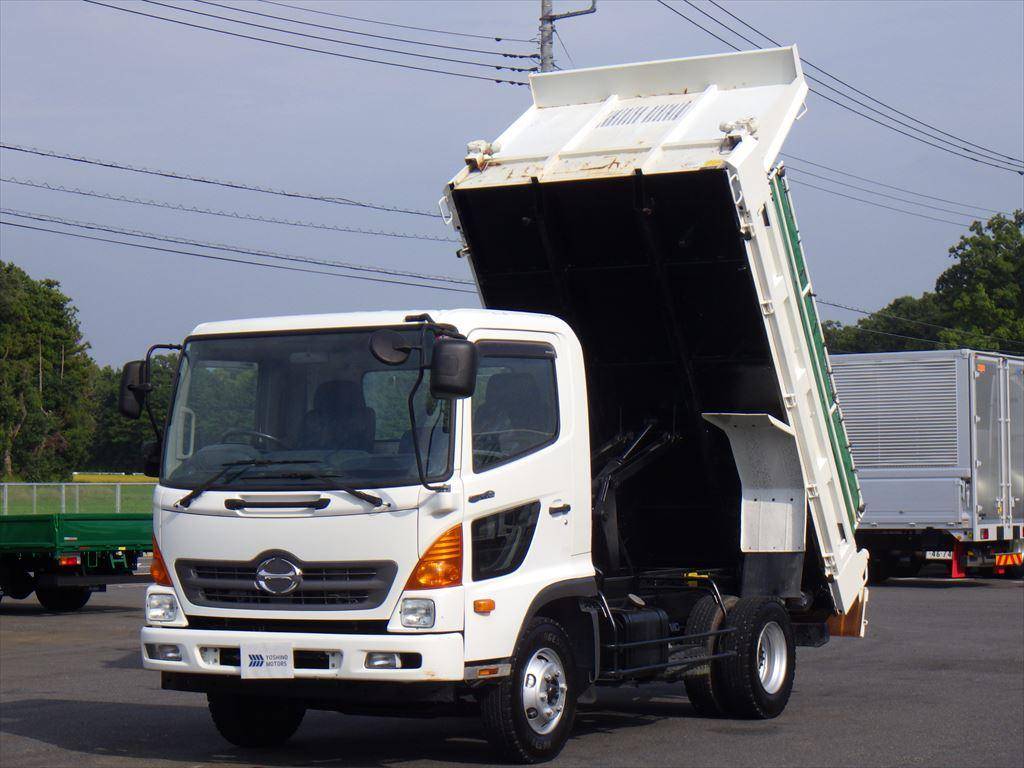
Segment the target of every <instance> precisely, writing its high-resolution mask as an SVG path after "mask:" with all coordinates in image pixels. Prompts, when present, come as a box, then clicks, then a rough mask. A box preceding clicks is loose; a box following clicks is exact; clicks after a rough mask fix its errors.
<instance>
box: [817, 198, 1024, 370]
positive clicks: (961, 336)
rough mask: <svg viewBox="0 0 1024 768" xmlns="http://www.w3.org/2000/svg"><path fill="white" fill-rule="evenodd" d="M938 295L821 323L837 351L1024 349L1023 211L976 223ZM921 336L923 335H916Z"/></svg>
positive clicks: (908, 299) (937, 284) (903, 299)
mask: <svg viewBox="0 0 1024 768" xmlns="http://www.w3.org/2000/svg"><path fill="white" fill-rule="evenodd" d="M970 231H971V233H970V234H969V235H964V236H963V237H961V238H960V241H959V242H958V243H957V244H956V245H954V246H953V247H952V248H950V249H949V253H950V256H952V257H953V259H954V260H955V262H956V263H954V264H953V266H951V267H949V268H948V269H947V270H945V271H944V272H943V273H942V274H941V275H939V277H938V279H937V280H936V281H935V290H934V292H927V293H924V294H923V295H922V296H920V297H916V298H915V297H913V296H902V297H900V298H898V299H895V300H894V301H892V302H891V303H890V304H888V305H887V306H886V307H884V308H882V309H881V310H879V311H878V312H875V313H873V314H871V315H869V316H867V317H865V318H862V319H861V320H858V321H857V323H856V325H852V326H847V325H843V324H842V323H838V322H835V321H832V320H830V321H826V322H825V323H823V324H822V327H823V330H824V332H825V341H826V345H827V346H828V348H829V349H830V350H831V351H833V352H893V351H898V350H913V349H941V348H956V347H969V348H973V349H988V350H1003V351H1006V352H1011V353H1014V354H1024V211H1020V210H1018V211H1016V212H1015V213H1014V214H1013V216H1012V217H1007V216H1003V215H1002V214H1000V215H997V216H993V217H992V218H991V219H989V220H988V222H986V223H985V224H982V223H981V222H979V221H976V222H974V223H973V224H971V227H970ZM910 337H917V338H910Z"/></svg>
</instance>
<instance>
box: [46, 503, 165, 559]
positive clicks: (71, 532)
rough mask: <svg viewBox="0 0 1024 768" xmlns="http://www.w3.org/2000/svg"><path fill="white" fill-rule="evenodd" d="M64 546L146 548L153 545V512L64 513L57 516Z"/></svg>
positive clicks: (74, 547)
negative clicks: (112, 513) (110, 513)
mask: <svg viewBox="0 0 1024 768" xmlns="http://www.w3.org/2000/svg"><path fill="white" fill-rule="evenodd" d="M57 525H58V526H59V530H58V535H59V538H60V546H61V547H70V548H72V549H84V548H88V549H117V548H118V547H124V548H125V549H129V550H144V549H149V548H150V547H152V546H153V514H152V513H151V512H143V513H139V512H121V513H119V514H115V515H90V514H78V515H62V516H61V517H60V518H58V521H57Z"/></svg>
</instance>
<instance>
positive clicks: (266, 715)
mask: <svg viewBox="0 0 1024 768" xmlns="http://www.w3.org/2000/svg"><path fill="white" fill-rule="evenodd" d="M206 699H207V702H208V705H209V707H210V717H212V718H213V724H214V725H215V726H217V731H218V732H219V733H220V735H221V736H223V737H224V738H225V739H227V740H228V741H230V742H231V743H232V744H234V745H236V746H239V747H279V746H281V745H282V744H284V743H285V742H286V741H288V739H290V738H291V737H292V736H293V735H294V733H295V731H297V730H298V729H299V725H300V724H301V723H302V718H303V717H304V716H305V714H306V707H305V705H303V704H301V703H298V702H294V701H290V700H288V699H272V698H269V697H265V696H242V695H237V694H213V693H211V694H207V697H206Z"/></svg>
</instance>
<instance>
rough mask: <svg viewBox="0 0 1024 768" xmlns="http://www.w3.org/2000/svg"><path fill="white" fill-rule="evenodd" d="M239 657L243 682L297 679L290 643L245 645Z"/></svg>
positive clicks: (240, 650) (240, 649)
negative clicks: (249, 680)
mask: <svg viewBox="0 0 1024 768" xmlns="http://www.w3.org/2000/svg"><path fill="white" fill-rule="evenodd" d="M239 657H240V658H239V662H240V663H241V665H242V679H243V680H245V679H262V680H266V679H268V678H291V677H295V662H294V660H293V658H292V647H291V646H290V645H289V644H288V643H243V644H242V645H241V647H240V648H239Z"/></svg>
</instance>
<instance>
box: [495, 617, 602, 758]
mask: <svg viewBox="0 0 1024 768" xmlns="http://www.w3.org/2000/svg"><path fill="white" fill-rule="evenodd" d="M559 670H560V672H559ZM555 672H559V673H558V674H555ZM548 675H550V677H548ZM531 678H532V679H533V680H534V681H536V682H535V683H533V684H530V679H531ZM558 681H562V682H561V683H559V682H558ZM581 690H582V686H581V684H580V680H579V679H578V675H577V672H576V665H575V659H574V657H573V652H572V646H571V644H570V642H569V637H568V635H566V632H565V630H564V629H562V627H561V625H559V624H558V622H556V621H554V620H553V619H548V618H545V617H542V616H539V617H537V618H535V619H533V620H531V621H530V622H529V623H528V624H527V625H526V626H525V627H524V628H523V631H522V634H521V635H520V636H519V641H518V642H517V643H516V649H515V652H514V653H513V655H512V673H511V674H510V675H509V676H508V677H507V678H505V679H503V680H501V681H499V682H496V683H494V684H492V685H489V686H487V687H486V688H484V689H483V690H482V691H481V693H480V695H479V698H480V716H481V719H482V721H483V726H484V733H485V735H486V736H487V740H488V741H489V742H490V743H491V746H492V747H494V749H495V750H496V751H497V752H498V753H499V754H500V755H501V757H502V758H503V759H504V760H506V761H508V762H512V763H521V764H526V763H540V762H544V761H547V760H551V759H552V758H554V757H556V756H557V755H558V753H559V752H561V751H562V747H564V746H565V742H566V741H568V739H569V734H570V733H571V732H572V725H573V720H574V719H575V717H576V699H577V698H579V695H580V693H581ZM541 694H544V695H546V696H547V697H548V698H547V699H546V700H541V698H540V696H541ZM554 695H557V698H556V699H555V700H554V701H553V700H552V699H553V698H554ZM531 700H532V701H531ZM530 703H536V704H538V705H539V706H538V707H529V704H530ZM552 704H554V705H555V706H549V708H548V709H547V715H546V713H545V711H544V710H543V709H541V707H544V706H546V705H552ZM557 705H561V706H562V709H561V710H557ZM528 708H529V709H530V710H531V711H533V712H534V715H533V716H532V717H531V716H529V715H528V714H527V710H528ZM552 712H554V715H552V714H551V713H552Z"/></svg>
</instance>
